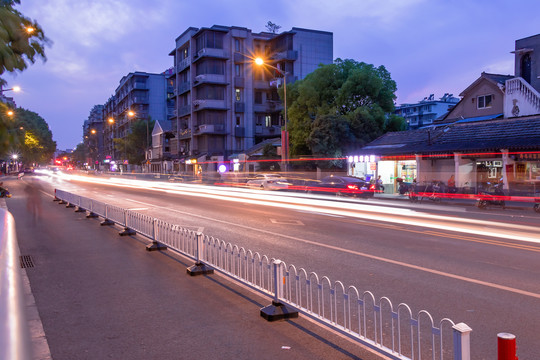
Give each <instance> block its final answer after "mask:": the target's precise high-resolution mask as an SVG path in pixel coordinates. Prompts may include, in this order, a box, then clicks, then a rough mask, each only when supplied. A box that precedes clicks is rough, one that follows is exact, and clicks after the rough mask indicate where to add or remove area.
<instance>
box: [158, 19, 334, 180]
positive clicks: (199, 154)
mask: <svg viewBox="0 0 540 360" xmlns="http://www.w3.org/2000/svg"><path fill="white" fill-rule="evenodd" d="M170 55H171V56H172V57H173V59H174V67H173V69H174V71H173V73H172V74H171V75H170V76H169V78H168V81H169V85H170V86H171V87H172V88H173V96H172V99H173V100H174V112H173V114H172V116H171V117H170V120H171V121H172V126H171V129H172V132H173V134H174V138H169V139H168V141H170V149H171V159H172V160H171V161H172V162H173V163H174V164H173V168H174V169H175V170H178V171H193V172H197V171H214V170H215V169H216V168H217V166H218V164H219V162H223V161H227V160H229V159H231V158H234V157H235V156H237V154H240V153H242V152H244V151H245V150H247V149H249V148H251V147H252V146H253V145H255V144H257V143H260V142H262V141H264V140H267V139H270V138H275V137H276V136H280V134H281V127H282V126H283V125H284V120H283V118H282V116H281V114H282V110H283V105H282V102H281V100H280V97H279V95H278V92H277V88H278V86H280V85H281V84H283V83H284V81H286V82H287V84H290V83H292V82H294V81H296V80H299V79H303V78H304V77H305V76H306V75H308V74H309V73H310V72H312V71H314V70H315V69H316V68H317V67H318V66H319V65H320V64H331V63H332V62H333V34H332V33H330V32H324V31H317V30H308V29H300V28H292V30H290V31H286V32H283V33H280V34H274V33H267V32H261V33H254V32H252V31H251V30H250V29H247V28H243V27H234V26H232V27H227V26H217V25H214V26H212V27H210V28H193V27H190V28H188V29H187V30H186V31H184V33H182V34H181V35H180V36H179V37H178V38H177V39H176V46H175V49H174V50H173V51H172V52H171V53H170ZM256 57H261V58H263V59H265V60H266V62H267V63H268V64H270V65H271V66H267V67H265V66H264V65H263V66H261V67H259V66H257V65H255V64H254V61H253V60H254V58H256ZM272 67H275V68H278V69H280V71H276V70H275V69H272ZM282 73H285V76H286V78H285V79H283V76H282Z"/></svg>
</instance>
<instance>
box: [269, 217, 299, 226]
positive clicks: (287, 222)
mask: <svg viewBox="0 0 540 360" xmlns="http://www.w3.org/2000/svg"><path fill="white" fill-rule="evenodd" d="M270 222H271V223H272V224H279V225H301V226H304V223H303V222H301V221H300V220H276V219H270Z"/></svg>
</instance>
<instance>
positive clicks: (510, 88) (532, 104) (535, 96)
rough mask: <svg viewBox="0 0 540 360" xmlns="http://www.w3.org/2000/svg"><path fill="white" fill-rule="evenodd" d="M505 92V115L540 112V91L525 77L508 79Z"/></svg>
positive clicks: (513, 115) (523, 114) (512, 115)
mask: <svg viewBox="0 0 540 360" xmlns="http://www.w3.org/2000/svg"><path fill="white" fill-rule="evenodd" d="M505 92H506V96H505V104H504V107H505V109H504V114H505V117H515V116H525V115H536V114H539V113H540V93H539V92H538V91H536V89H535V88H533V87H532V86H531V85H530V84H529V83H527V82H526V81H525V80H524V79H523V78H521V77H516V78H513V79H510V80H506V84H505ZM516 97H517V98H516ZM520 100H521V101H520ZM523 101H525V103H523Z"/></svg>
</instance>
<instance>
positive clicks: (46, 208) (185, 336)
mask: <svg viewBox="0 0 540 360" xmlns="http://www.w3.org/2000/svg"><path fill="white" fill-rule="evenodd" d="M36 181H37V180H31V179H29V178H26V179H23V180H12V181H5V180H4V184H5V185H7V186H9V189H10V191H11V192H12V194H13V197H12V198H11V199H7V201H6V203H7V206H8V209H9V211H10V212H11V213H12V214H13V215H14V217H15V221H16V228H17V237H18V242H19V247H20V250H21V254H22V255H24V256H30V257H31V258H32V261H33V263H34V266H33V267H30V268H28V269H26V270H27V274H28V278H29V280H30V285H31V287H32V292H33V295H34V297H35V301H36V304H37V308H38V311H39V315H40V317H41V320H42V323H43V329H44V331H45V335H46V338H47V341H48V344H49V347H50V353H51V355H52V358H53V359H55V360H62V359H69V360H71V359H92V360H93V359H193V358H197V359H276V358H279V359H306V360H307V359H321V360H322V359H364V360H370V359H373V360H374V359H380V358H381V357H379V356H377V355H374V354H373V353H372V352H370V351H367V350H365V349H363V348H361V347H360V346H358V345H357V344H354V343H352V342H351V341H349V340H346V339H344V338H342V337H340V336H337V335H335V334H332V333H331V332H329V331H326V330H324V329H322V328H321V327H320V326H317V325H315V324H313V323H311V322H309V321H307V320H306V319H303V318H299V319H295V320H294V321H281V322H273V323H269V322H267V321H266V320H264V319H263V318H261V317H260V315H259V309H260V308H261V307H263V306H266V305H268V304H269V302H270V301H269V299H267V298H263V297H260V296H257V295H255V294H254V293H252V292H251V291H248V290H246V289H244V288H242V287H239V286H236V285H234V284H233V283H231V282H230V281H227V280H226V279H225V278H223V277H221V276H218V275H212V276H207V277H204V276H203V277H196V278H193V277H190V276H188V275H187V274H186V272H185V269H186V267H187V266H190V265H192V263H191V262H190V261H189V260H186V259H185V258H182V257H180V256H176V255H174V254H173V253H172V252H170V251H167V252H148V251H145V245H146V241H145V240H143V239H141V238H140V237H137V236H135V237H129V236H128V237H120V236H118V230H119V229H118V228H114V227H104V226H99V222H100V221H99V220H98V219H87V218H86V217H85V214H84V213H74V212H73V209H66V208H65V206H61V205H58V203H56V202H53V201H52V192H50V191H48V190H47V185H46V184H42V185H41V186H42V187H43V189H42V190H43V191H44V192H43V193H41V195H40V201H39V203H40V204H41V209H39V207H38V209H39V210H38V216H37V217H36V218H34V217H32V216H30V213H29V210H28V208H27V205H28V197H27V195H26V192H25V187H26V186H27V185H28V184H30V185H31V186H34V187H36V186H37V183H36Z"/></svg>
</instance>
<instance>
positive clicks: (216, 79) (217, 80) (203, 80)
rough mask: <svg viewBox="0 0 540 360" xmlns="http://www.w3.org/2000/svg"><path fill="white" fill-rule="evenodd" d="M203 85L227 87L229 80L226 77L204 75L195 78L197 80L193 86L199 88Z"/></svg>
mask: <svg viewBox="0 0 540 360" xmlns="http://www.w3.org/2000/svg"><path fill="white" fill-rule="evenodd" d="M201 84H220V85H226V84H227V80H226V79H225V75H217V74H202V75H197V76H195V80H194V81H193V86H197V85H201Z"/></svg>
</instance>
